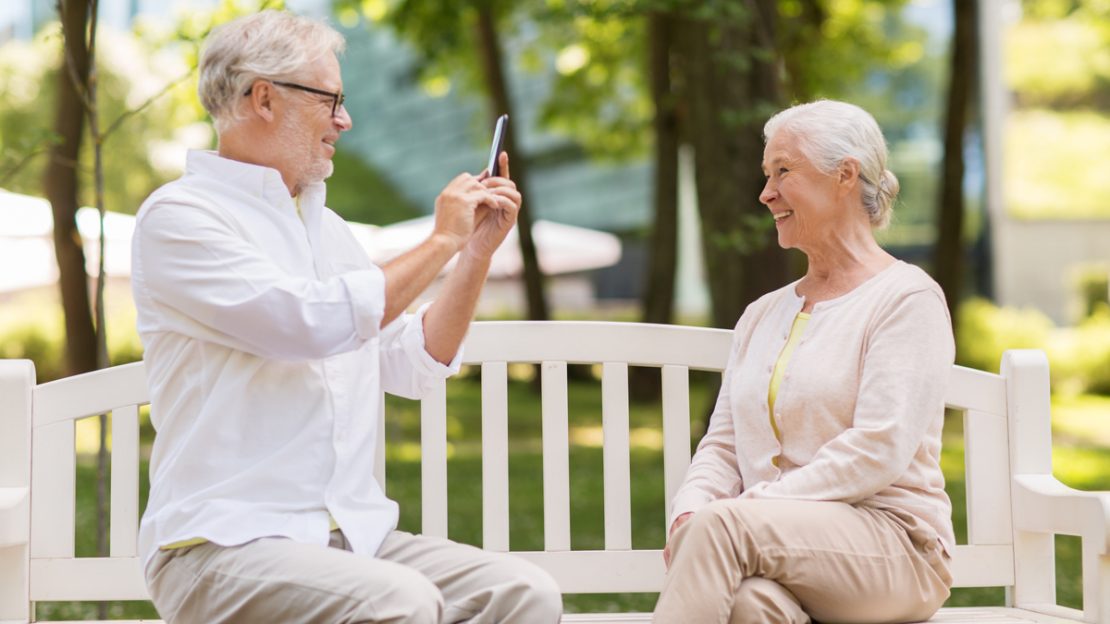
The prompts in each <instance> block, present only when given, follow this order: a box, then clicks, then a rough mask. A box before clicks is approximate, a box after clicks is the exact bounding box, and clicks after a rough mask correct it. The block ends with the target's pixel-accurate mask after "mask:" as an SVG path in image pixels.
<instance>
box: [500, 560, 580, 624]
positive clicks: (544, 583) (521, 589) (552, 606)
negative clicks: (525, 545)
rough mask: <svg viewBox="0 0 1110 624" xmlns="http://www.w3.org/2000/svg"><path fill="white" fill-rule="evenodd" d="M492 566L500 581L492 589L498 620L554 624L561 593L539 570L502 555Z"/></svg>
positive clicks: (560, 609) (560, 614)
mask: <svg viewBox="0 0 1110 624" xmlns="http://www.w3.org/2000/svg"><path fill="white" fill-rule="evenodd" d="M496 567H498V568H500V570H499V572H498V576H500V577H501V578H502V579H503V581H502V582H501V583H497V584H496V587H495V589H494V590H493V593H494V597H493V600H494V601H495V602H496V603H498V605H497V606H496V607H495V608H494V609H493V611H495V612H496V613H497V620H498V621H502V620H504V621H510V622H528V623H529V624H531V623H533V622H535V623H536V624H544V623H555V622H558V621H559V619H560V618H561V617H562V614H563V594H562V592H561V591H560V590H559V585H558V584H557V583H556V582H555V579H553V578H551V575H550V574H548V573H547V572H546V571H545V570H544V569H543V568H540V567H539V566H537V565H535V564H533V563H530V562H528V561H525V560H523V559H520V558H518V557H516V556H513V555H504V557H503V558H501V559H500V561H498V563H497V564H496Z"/></svg>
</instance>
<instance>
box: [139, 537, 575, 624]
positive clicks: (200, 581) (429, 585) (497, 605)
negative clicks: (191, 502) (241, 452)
mask: <svg viewBox="0 0 1110 624" xmlns="http://www.w3.org/2000/svg"><path fill="white" fill-rule="evenodd" d="M328 546H329V547H328V548H325V547H323V546H315V545H309V544H301V543H298V542H294V541H292V540H289V539H285V538H262V539H257V540H254V541H252V542H248V543H246V544H242V545H240V546H231V547H223V546H217V545H215V544H212V543H206V544H201V545H199V546H193V547H189V548H182V549H177V550H169V551H159V552H158V553H157V554H156V555H155V556H154V558H153V559H152V560H151V562H150V565H149V566H148V567H147V571H146V578H147V586H148V588H149V589H150V594H151V598H152V599H153V600H154V605H155V607H157V609H158V612H159V614H161V615H162V617H163V618H164V619H165V620H166V622H169V623H179V622H180V623H184V624H194V623H195V624H210V623H211V624H215V623H217V622H234V623H242V624H254V623H256V622H257V623H259V624H270V623H275V622H298V623H299V622H326V623H329V624H330V623H332V622H351V623H354V622H406V623H408V622H412V623H423V622H435V623H439V622H465V621H469V622H521V623H528V624H533V623H536V624H551V623H554V622H558V621H559V618H560V616H561V614H562V596H561V595H560V593H559V588H558V586H556V584H555V581H554V580H552V579H551V577H550V576H549V575H548V574H547V573H546V572H544V571H543V570H541V569H540V568H538V567H536V566H535V565H532V564H530V563H528V562H526V561H524V560H522V559H519V558H517V557H515V556H512V555H507V554H504V553H491V552H486V551H483V550H480V549H478V548H474V547H473V546H466V545H463V544H457V543H455V542H451V541H449V540H445V539H440V538H434V537H426V536H421V535H412V534H410V533H404V532H401V531H394V532H393V533H391V534H390V535H389V537H387V538H386V540H385V543H384V544H382V547H381V549H380V551H379V552H378V554H377V556H376V557H366V556H360V555H355V554H353V553H351V552H349V551H350V545H349V543H348V542H347V540H346V538H345V537H344V536H343V533H342V532H341V531H332V533H331V543H330V544H329V545H328Z"/></svg>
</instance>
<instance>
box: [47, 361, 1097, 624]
mask: <svg viewBox="0 0 1110 624" xmlns="http://www.w3.org/2000/svg"><path fill="white" fill-rule="evenodd" d="M523 372H527V371H523ZM706 381H707V379H706V378H705V377H696V378H695V380H694V383H693V384H692V388H691V403H692V405H694V406H695V408H697V406H702V405H705V406H708V405H709V402H710V400H711V396H712V392H713V390H712V389H711V388H710V384H708V383H706ZM1101 400H1102V399H1100V398H1096V399H1092V402H1087V403H1083V402H1082V401H1079V403H1078V404H1077V403H1075V402H1074V401H1075V400H1072V401H1073V402H1072V403H1069V404H1067V405H1061V406H1060V408H1061V409H1058V410H1057V411H1059V414H1058V415H1057V416H1058V417H1054V426H1055V427H1056V428H1057V430H1059V431H1060V433H1061V434H1062V435H1059V434H1058V439H1060V440H1062V443H1058V444H1057V446H1056V448H1055V455H1054V458H1055V463H1054V466H1055V471H1056V474H1057V476H1058V477H1059V478H1060V479H1061V480H1062V481H1064V482H1065V483H1067V484H1068V485H1071V486H1073V487H1077V488H1080V489H1100V490H1107V489H1110V451H1108V450H1107V448H1105V447H1104V446H1102V445H1101V441H1102V440H1104V439H1105V438H1102V437H1100V436H1102V435H1104V434H1105V432H1106V431H1107V429H1108V428H1110V412H1103V413H1104V414H1106V417H1105V422H1106V423H1108V424H1102V422H1103V421H1098V420H1096V417H1094V416H1092V415H1091V409H1090V407H1091V405H1098V406H1101V403H1099V401H1101ZM448 401H449V402H448V438H449V459H448V534H449V536H450V537H451V538H452V539H455V540H458V541H462V542H466V543H471V544H476V545H480V544H481V535H482V512H481V490H482V485H481V456H480V449H481V445H480V440H481V418H480V404H481V396H480V383H479V381H478V378H477V374H476V373H474V372H473V371H472V372H471V374H469V375H465V376H464V377H463V378H462V379H461V380H458V381H453V382H451V383H449V384H448ZM568 403H569V408H570V409H569V411H570V426H571V435H570V439H571V443H572V445H571V451H570V472H571V474H570V477H571V486H570V488H571V493H572V496H571V533H572V537H571V547H572V548H573V549H576V550H577V549H595V548H602V547H603V544H604V528H603V507H604V502H603V500H604V499H603V494H602V482H603V481H602V450H601V446H600V429H601V408H600V405H601V398H600V388H599V387H598V384H596V383H591V382H589V381H571V382H570V390H569V397H568ZM1076 405H1078V406H1079V407H1076ZM387 406H388V407H387V410H388V414H389V416H388V421H387V436H388V439H389V440H390V445H389V447H388V450H387V462H386V463H387V467H386V490H387V493H388V495H389V496H390V497H391V498H393V499H395V500H397V501H398V502H399V503H400V507H401V517H400V521H399V528H401V529H404V530H408V531H418V530H419V527H420V463H419V440H420V432H419V429H420V428H419V406H418V404H417V403H416V402H413V401H405V400H401V399H396V398H393V397H389V398H388V401H387ZM1069 408H1070V410H1071V411H1070V412H1069ZM692 411H693V412H694V418H693V421H694V422H693V424H692V430H693V431H694V433H695V437H696V436H698V435H700V432H701V431H702V430H703V428H704V424H703V419H704V412H703V410H700V409H694V410H692ZM509 413H510V421H509V435H510V440H511V441H510V456H509V470H510V480H509V490H510V491H509V507H510V510H509V511H510V513H509V517H510V525H509V531H510V547H511V548H512V549H513V550H540V549H542V548H543V490H542V487H541V486H540V484H541V483H542V478H541V476H542V455H541V451H540V449H541V446H540V424H539V415H540V407H539V400H538V397H536V395H535V394H533V392H532V390H531V386H530V384H529V383H527V382H525V381H514V382H511V383H510V389H509ZM1069 414H1071V415H1069ZM661 420H662V416H661V409H660V408H659V406H658V404H651V403H648V404H640V403H633V404H632V406H631V407H630V413H629V423H630V427H631V430H632V434H631V439H632V450H631V453H630V461H631V471H630V472H631V475H632V543H633V547H634V548H662V546H663V544H664V529H665V518H664V501H663V498H664V494H663V469H662V449H661V446H662V437H661V435H660V434H659V431H660V428H661ZM1057 420H1058V421H1060V422H1055V421H1057ZM1077 423H1078V424H1077ZM1092 423H1094V424H1092ZM1092 431H1093V432H1094V434H1093V435H1090V432H1092ZM1081 434H1082V435H1081ZM1092 440H1093V441H1092ZM942 465H943V468H944V471H945V476H946V479H947V481H948V491H949V494H950V495H951V497H952V501H953V508H954V518H953V519H954V523H955V525H956V530H957V537H958V541H963V540H965V539H966V507H965V504H964V500H965V499H964V480H963V474H964V471H963V441H962V419H960V418H959V417H956V416H953V417H950V418H949V419H948V420H947V422H946V425H945V446H944V452H943V457H942ZM146 472H147V471H146V462H145V461H144V462H143V468H142V471H141V481H142V483H141V487H142V492H141V497H142V500H141V504H142V505H143V506H145V501H146V488H147V475H146ZM77 479H78V496H77V552H78V556H91V555H92V554H93V553H94V552H95V538H94V535H95V533H94V531H95V516H94V513H93V507H94V502H93V501H94V498H95V469H94V467H93V466H92V463H91V459H90V458H87V457H85V458H83V460H82V461H81V462H80V463H79V465H78V469H77ZM1057 552H1058V561H1057V582H1058V595H1059V602H1060V603H1061V604H1064V605H1068V606H1074V607H1078V606H1079V605H1080V604H1081V591H1082V590H1081V585H1080V580H1079V566H1080V564H1079V544H1078V539H1077V538H1071V537H1058V538H1057ZM655 598H656V596H655V595H654V594H619V595H610V594H578V595H570V596H567V597H566V609H567V611H568V612H581V611H650V610H651V608H652V607H653V605H654V603H655ZM1002 600H1003V591H1002V589H1001V588H983V589H958V590H954V592H953V596H952V598H951V599H950V600H949V602H948V606H972V605H992V604H993V605H1000V604H1002ZM37 614H38V617H39V618H40V619H59V620H60V619H89V618H93V617H95V607H94V606H93V605H92V604H90V603H40V604H39V605H38V609H37ZM108 614H109V617H115V618H124V617H127V618H141V617H146V618H150V617H155V612H154V610H153V608H152V607H151V606H150V604H149V603H145V602H128V603H112V604H110V605H109V606H108Z"/></svg>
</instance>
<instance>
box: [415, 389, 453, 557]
mask: <svg viewBox="0 0 1110 624" xmlns="http://www.w3.org/2000/svg"><path fill="white" fill-rule="evenodd" d="M420 504H421V507H420V511H421V523H420V527H421V532H422V533H423V534H424V535H431V536H434V537H447V383H446V381H444V380H442V379H440V380H438V381H437V382H436V384H435V385H434V386H433V388H432V390H431V392H429V393H428V394H427V395H426V396H425V397H424V399H423V400H422V401H420Z"/></svg>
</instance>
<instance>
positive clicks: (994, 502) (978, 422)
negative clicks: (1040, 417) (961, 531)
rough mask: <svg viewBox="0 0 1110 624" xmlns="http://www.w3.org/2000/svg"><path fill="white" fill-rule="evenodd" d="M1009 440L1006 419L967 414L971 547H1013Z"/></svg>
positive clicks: (966, 462) (965, 481)
mask: <svg viewBox="0 0 1110 624" xmlns="http://www.w3.org/2000/svg"><path fill="white" fill-rule="evenodd" d="M1007 439H1008V436H1007V432H1006V418H1005V417H1004V416H998V415H995V414H990V413H987V412H979V411H975V410H968V411H967V412H965V413H964V444H965V447H966V448H965V450H964V461H965V464H964V470H965V471H966V477H965V480H964V483H965V484H966V485H965V487H966V488H967V496H966V500H967V541H968V543H969V544H1007V545H1011V544H1013V543H1014V533H1013V527H1012V526H1011V522H1010V462H1009V460H1008V459H1007V458H1008V456H1009V449H1008V448H1007Z"/></svg>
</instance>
